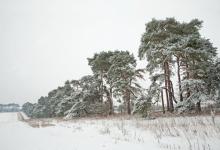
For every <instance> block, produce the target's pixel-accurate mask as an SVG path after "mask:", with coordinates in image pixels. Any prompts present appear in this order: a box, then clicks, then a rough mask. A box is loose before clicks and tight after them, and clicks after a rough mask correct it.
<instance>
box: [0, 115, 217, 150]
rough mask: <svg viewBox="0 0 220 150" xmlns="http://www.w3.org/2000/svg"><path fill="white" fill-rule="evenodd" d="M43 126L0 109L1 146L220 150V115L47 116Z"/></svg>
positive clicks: (11, 149)
mask: <svg viewBox="0 0 220 150" xmlns="http://www.w3.org/2000/svg"><path fill="white" fill-rule="evenodd" d="M45 121H46V120H36V122H35V123H37V124H39V126H40V128H33V127H31V126H30V125H29V124H28V123H27V122H22V121H18V119H17V114H16V113H0V149H1V150H88V149H91V150H93V149H94V150H119V149H120V150H123V149H126V150H133V149H135V150H146V149H149V150H160V149H162V150H163V149H167V150H187V149H189V150H219V147H220V117H216V118H215V125H214V122H213V121H212V119H211V118H210V117H209V116H207V117H178V118H158V119H155V120H141V119H134V118H133V119H122V118H111V119H110V118H109V119H95V118H93V119H88V118H87V119H78V120H71V121H59V120H51V119H50V120H47V122H50V124H53V125H54V126H46V127H41V126H42V124H43V122H45Z"/></svg>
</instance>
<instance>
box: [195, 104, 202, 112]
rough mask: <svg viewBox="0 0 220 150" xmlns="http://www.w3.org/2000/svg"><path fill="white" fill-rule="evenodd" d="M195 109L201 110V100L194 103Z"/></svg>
mask: <svg viewBox="0 0 220 150" xmlns="http://www.w3.org/2000/svg"><path fill="white" fill-rule="evenodd" d="M196 111H197V112H198V113H200V112H201V111H202V109H201V102H197V103H196Z"/></svg>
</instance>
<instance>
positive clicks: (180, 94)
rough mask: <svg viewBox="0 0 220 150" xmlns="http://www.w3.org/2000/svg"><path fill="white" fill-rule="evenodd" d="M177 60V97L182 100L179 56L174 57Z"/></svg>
mask: <svg viewBox="0 0 220 150" xmlns="http://www.w3.org/2000/svg"><path fill="white" fill-rule="evenodd" d="M176 62H177V76H178V84H179V97H180V101H181V102H182V101H183V95H182V87H181V77H180V60H179V57H176Z"/></svg>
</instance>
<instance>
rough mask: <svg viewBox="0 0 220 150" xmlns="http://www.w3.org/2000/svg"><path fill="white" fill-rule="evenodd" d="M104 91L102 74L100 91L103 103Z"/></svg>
mask: <svg viewBox="0 0 220 150" xmlns="http://www.w3.org/2000/svg"><path fill="white" fill-rule="evenodd" d="M103 91H104V84H103V73H102V72H101V91H100V93H101V102H103V96H104V95H103V94H104V93H103Z"/></svg>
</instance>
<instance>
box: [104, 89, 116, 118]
mask: <svg viewBox="0 0 220 150" xmlns="http://www.w3.org/2000/svg"><path fill="white" fill-rule="evenodd" d="M104 91H105V93H106V96H107V101H108V103H109V115H112V114H114V108H113V100H112V94H111V93H112V91H111V88H110V90H109V91H108V90H107V88H106V87H105V86H104Z"/></svg>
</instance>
